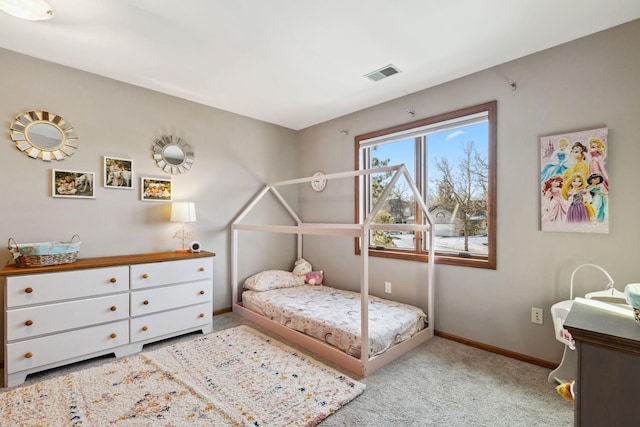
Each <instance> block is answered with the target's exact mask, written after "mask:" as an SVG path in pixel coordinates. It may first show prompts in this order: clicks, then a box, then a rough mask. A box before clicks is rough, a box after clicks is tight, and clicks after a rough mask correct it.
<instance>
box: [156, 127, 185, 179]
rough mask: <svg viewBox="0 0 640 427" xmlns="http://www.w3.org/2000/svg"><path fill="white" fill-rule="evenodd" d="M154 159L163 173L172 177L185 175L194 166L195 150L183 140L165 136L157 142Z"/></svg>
mask: <svg viewBox="0 0 640 427" xmlns="http://www.w3.org/2000/svg"><path fill="white" fill-rule="evenodd" d="M153 159H154V160H155V161H156V164H157V165H158V167H159V168H160V169H162V170H163V171H165V172H167V173H170V174H172V175H177V174H181V173H185V172H186V171H188V170H189V169H191V166H192V165H193V149H192V148H191V146H190V145H189V144H187V143H186V142H185V141H184V140H183V139H182V138H179V137H177V136H174V135H163V136H161V137H160V138H158V139H156V140H155V144H154V146H153Z"/></svg>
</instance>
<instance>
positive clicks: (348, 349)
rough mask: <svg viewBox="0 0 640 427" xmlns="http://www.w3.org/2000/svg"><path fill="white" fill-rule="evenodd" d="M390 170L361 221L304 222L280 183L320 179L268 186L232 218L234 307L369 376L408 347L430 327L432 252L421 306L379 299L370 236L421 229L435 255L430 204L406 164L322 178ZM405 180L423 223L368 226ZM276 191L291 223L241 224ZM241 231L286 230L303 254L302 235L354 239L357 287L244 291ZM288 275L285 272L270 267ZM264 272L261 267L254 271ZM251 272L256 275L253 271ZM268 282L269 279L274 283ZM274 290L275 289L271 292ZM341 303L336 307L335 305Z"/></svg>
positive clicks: (426, 265) (427, 335) (298, 285)
mask: <svg viewBox="0 0 640 427" xmlns="http://www.w3.org/2000/svg"><path fill="white" fill-rule="evenodd" d="M381 171H389V172H390V173H392V174H393V175H392V178H391V180H390V183H389V185H388V186H387V188H386V189H385V191H384V192H383V194H382V195H381V196H380V198H379V201H378V203H376V205H375V206H374V207H373V208H372V209H371V211H370V212H369V213H368V214H367V215H365V217H364V219H363V220H362V222H361V223H360V224H325V223H311V224H310V223H305V222H303V221H302V220H301V219H300V218H299V217H298V215H297V214H296V212H295V211H294V210H293V209H292V208H291V207H290V206H289V204H288V203H287V202H286V200H285V199H284V197H282V195H281V194H280V192H279V191H278V188H279V187H281V186H284V185H293V184H301V183H310V182H313V181H314V180H317V179H318V177H317V176H312V177H306V178H299V179H294V180H288V181H280V182H276V183H271V184H267V185H266V186H265V188H264V189H263V190H262V191H260V192H259V194H258V195H257V196H256V197H255V198H254V199H253V200H252V201H250V203H249V204H248V205H247V206H246V207H245V209H244V210H243V211H242V212H240V214H239V215H238V216H237V218H236V219H235V220H234V221H233V223H232V226H231V230H232V240H231V249H232V251H231V252H232V253H231V263H232V265H231V280H232V284H233V286H232V294H233V311H234V312H236V313H238V314H240V315H241V316H243V317H245V318H247V319H249V320H251V321H253V322H255V323H257V324H259V325H261V326H263V327H265V328H267V329H269V330H271V331H273V332H275V333H276V334H279V335H281V336H283V337H284V338H286V339H288V340H291V341H293V342H294V343H296V344H298V345H300V346H302V347H304V348H306V349H308V350H310V351H312V352H314V353H316V354H319V355H320V356H322V357H324V358H326V359H328V360H330V361H332V362H334V363H336V364H338V365H339V366H342V367H343V368H345V369H348V370H350V371H351V372H354V373H356V374H359V375H362V376H366V375H368V374H370V373H372V372H375V371H376V370H377V369H379V368H381V367H382V366H384V365H386V364H387V363H389V362H390V361H392V360H394V359H395V358H397V357H399V356H401V355H402V354H404V353H406V352H407V351H409V350H411V349H413V348H415V347H416V346H418V345H420V344H422V343H423V342H425V341H426V340H428V339H429V338H431V337H432V336H433V332H434V313H433V301H434V292H433V290H434V264H435V263H434V259H433V258H434V257H429V262H427V263H424V268H425V270H426V271H425V274H424V276H423V277H424V286H425V287H426V288H427V292H426V293H425V295H427V300H426V301H420V304H416V305H420V307H423V308H419V307H415V306H411V305H407V304H402V303H399V302H394V301H390V300H384V299H381V298H377V297H374V296H371V295H369V271H368V270H369V250H368V248H369V236H370V233H371V231H373V230H396V231H423V232H425V233H426V237H427V245H428V250H429V253H433V231H432V229H433V227H432V221H431V218H430V217H429V214H428V209H427V207H426V205H425V203H424V201H423V199H422V198H421V196H420V193H419V191H418V189H417V187H416V186H415V184H414V183H413V181H412V179H411V176H410V175H409V173H408V172H407V169H406V168H405V166H404V165H399V166H389V167H385V168H376V169H367V170H358V171H349V172H343V173H335V174H327V175H324V176H323V177H322V178H323V179H327V180H331V179H345V178H347V179H348V178H351V179H353V178H356V179H358V177H360V176H363V175H367V174H372V173H380V172H381ZM401 177H402V178H404V180H405V181H406V183H407V184H408V185H409V187H410V188H411V190H412V191H413V196H414V198H415V199H416V201H417V203H418V206H419V207H420V209H421V210H422V212H423V213H424V217H425V218H426V224H384V225H380V224H373V223H372V218H374V217H375V215H376V213H377V212H378V211H379V210H380V208H381V207H382V204H383V202H384V200H385V199H386V197H388V194H387V193H388V192H389V191H390V189H391V188H393V186H394V185H395V183H396V182H397V180H398V179H400V178H401ZM270 192H271V193H273V195H274V196H275V197H276V199H277V200H278V201H279V202H280V203H281V204H282V206H283V207H284V208H285V209H286V211H287V212H288V213H289V215H291V217H292V218H293V220H294V222H295V224H294V225H263V224H245V223H244V222H243V220H244V219H245V217H246V216H247V215H248V214H249V213H250V212H251V211H252V210H253V209H255V207H256V205H257V204H258V202H259V201H260V200H262V198H263V197H264V196H265V194H267V193H270ZM244 231H258V232H273V233H289V234H295V235H297V243H298V245H297V248H298V258H302V256H303V253H302V248H303V245H302V240H303V238H304V236H305V235H308V234H311V235H329V236H344V237H350V238H353V237H356V238H359V239H360V240H361V248H362V251H361V255H360V257H359V262H360V276H361V277H360V292H359V293H358V292H349V291H344V290H341V289H338V288H334V287H329V286H325V285H321V286H318V285H306V284H304V283H296V284H295V286H291V284H290V283H289V285H286V286H278V285H274V286H269V287H268V289H259V290H251V289H245V284H246V280H245V281H240V279H239V277H238V264H239V261H238V259H239V255H240V251H239V248H238V242H239V240H238V233H239V232H244ZM273 271H278V272H280V273H279V274H281V275H282V274H286V273H287V272H284V271H282V270H273ZM258 273H259V274H264V273H265V272H258ZM252 277H253V276H252ZM276 282H277V281H276V280H271V283H276ZM272 288H273V289H272ZM338 307H340V308H338ZM424 308H426V310H425V309H424Z"/></svg>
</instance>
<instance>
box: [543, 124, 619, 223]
mask: <svg viewBox="0 0 640 427" xmlns="http://www.w3.org/2000/svg"><path fill="white" fill-rule="evenodd" d="M608 133H609V132H608V128H600V129H592V130H585V131H580V132H571V133H565V134H560V135H552V136H543V137H541V138H540V223H541V227H542V231H564V232H578V233H608V232H609V187H610V186H609V173H608V167H607V166H608V162H607V156H608V145H609V144H608V139H607V137H608Z"/></svg>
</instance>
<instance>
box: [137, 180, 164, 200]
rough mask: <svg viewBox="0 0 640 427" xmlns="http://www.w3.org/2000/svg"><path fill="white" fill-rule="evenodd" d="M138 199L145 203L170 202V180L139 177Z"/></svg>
mask: <svg viewBox="0 0 640 427" xmlns="http://www.w3.org/2000/svg"><path fill="white" fill-rule="evenodd" d="M140 198H141V199H142V200H143V201H147V202H170V201H171V179H163V178H145V177H141V178H140Z"/></svg>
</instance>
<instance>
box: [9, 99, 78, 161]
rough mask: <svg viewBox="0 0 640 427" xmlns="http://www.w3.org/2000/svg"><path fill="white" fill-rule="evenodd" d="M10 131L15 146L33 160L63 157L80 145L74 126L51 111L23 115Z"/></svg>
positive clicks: (31, 112)
mask: <svg viewBox="0 0 640 427" xmlns="http://www.w3.org/2000/svg"><path fill="white" fill-rule="evenodd" d="M10 130H11V139H12V140H13V141H14V142H15V143H16V148H17V149H18V150H20V151H23V152H25V153H26V154H27V155H28V156H29V157H31V158H34V159H42V160H44V161H50V160H63V159H64V158H65V157H66V156H70V155H72V154H73V153H74V150H75V149H76V148H78V135H76V133H75V131H74V130H73V126H71V124H69V123H67V122H65V121H64V119H63V118H62V117H60V116H58V115H56V114H52V113H49V112H48V111H28V112H26V113H25V114H21V115H19V116H18V117H16V119H15V120H14V121H13V123H12V124H11V127H10Z"/></svg>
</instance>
